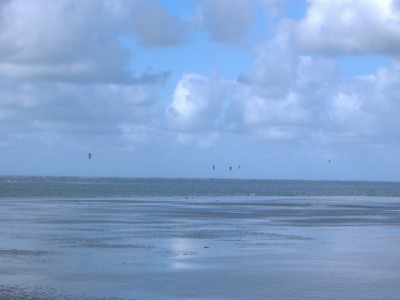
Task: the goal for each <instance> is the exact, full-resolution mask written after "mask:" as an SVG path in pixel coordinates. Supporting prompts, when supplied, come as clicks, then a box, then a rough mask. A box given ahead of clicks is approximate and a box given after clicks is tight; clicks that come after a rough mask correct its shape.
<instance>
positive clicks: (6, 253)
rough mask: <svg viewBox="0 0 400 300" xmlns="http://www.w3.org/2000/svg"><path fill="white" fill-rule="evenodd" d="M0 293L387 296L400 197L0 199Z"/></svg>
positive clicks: (394, 265)
mask: <svg viewBox="0 0 400 300" xmlns="http://www.w3.org/2000/svg"><path fill="white" fill-rule="evenodd" d="M0 207H1V219H0V224H1V226H0V298H1V299H378V298H379V299H398V295H399V294H400V286H399V285H398V283H399V282H400V271H399V270H400V252H399V251H398V249H399V248H400V199H399V198H379V197H371V198H367V197H237V198H232V197H229V198H223V197H221V198H215V197H205V198H188V199H186V198H184V197H183V198H164V199H163V198H159V197H154V198H135V199H54V198H52V199H25V200H23V199H11V198H10V199H1V202H0Z"/></svg>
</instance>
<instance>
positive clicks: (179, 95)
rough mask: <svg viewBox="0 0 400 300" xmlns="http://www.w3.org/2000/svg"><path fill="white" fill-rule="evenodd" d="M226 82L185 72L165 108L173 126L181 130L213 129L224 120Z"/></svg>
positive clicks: (170, 124)
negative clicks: (170, 101)
mask: <svg viewBox="0 0 400 300" xmlns="http://www.w3.org/2000/svg"><path fill="white" fill-rule="evenodd" d="M225 92H226V88H225V83H224V82H223V81H222V80H219V79H217V78H209V77H206V76H203V75H200V74H194V73H189V74H184V76H183V77H182V78H181V80H180V81H179V82H178V84H177V86H176V88H175V91H174V95H173V100H172V103H171V104H170V106H169V107H168V108H167V111H166V118H167V122H168V124H169V126H170V127H171V128H174V129H177V130H180V131H192V130H195V131H196V130H213V129H216V128H218V125H219V123H220V122H221V118H222V117H223V116H222V108H223V105H224V101H225V99H226V94H225Z"/></svg>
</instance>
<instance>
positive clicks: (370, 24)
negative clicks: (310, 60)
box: [296, 0, 400, 54]
mask: <svg viewBox="0 0 400 300" xmlns="http://www.w3.org/2000/svg"><path fill="white" fill-rule="evenodd" d="M308 2H309V6H308V10H307V15H306V17H305V19H303V20H301V21H299V23H298V24H297V29H296V39H297V41H298V43H299V45H300V46H301V47H302V48H303V49H304V50H306V51H311V52H319V53H327V54H358V53H400V6H399V1H398V0H337V1H330V0H309V1H308Z"/></svg>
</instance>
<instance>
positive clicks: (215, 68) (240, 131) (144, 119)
mask: <svg viewBox="0 0 400 300" xmlns="http://www.w3.org/2000/svg"><path fill="white" fill-rule="evenodd" d="M399 54H400V2H399V1H398V0H337V1H327V0H309V1H301V0H299V1H289V0H287V1H285V0H174V1H173V0H132V1H126V0H110V1H97V0H86V1H77V0H59V1H52V0H42V1H28V0H8V1H0V135H1V136H0V166H1V168H0V175H71V176H124V177H126V176H128V177H192V178H197V177H200V178H207V177H218V178H266V179H317V180H325V179H339V180H393V181H398V180H400V171H399V170H400V141H399V138H400V130H399V128H400V96H399V94H398V88H399V86H400V61H399ZM88 152H91V153H92V154H93V156H92V159H90V160H89V159H88V157H87V154H88ZM212 165H215V166H216V170H213V169H212ZM239 165H240V166H241V168H240V169H239V168H238V166H239ZM230 166H232V171H230V170H229V167H230Z"/></svg>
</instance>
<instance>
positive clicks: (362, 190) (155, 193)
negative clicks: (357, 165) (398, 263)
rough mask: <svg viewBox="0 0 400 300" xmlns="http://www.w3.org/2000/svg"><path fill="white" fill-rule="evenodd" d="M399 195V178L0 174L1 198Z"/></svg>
mask: <svg viewBox="0 0 400 300" xmlns="http://www.w3.org/2000/svg"><path fill="white" fill-rule="evenodd" d="M242 196H244V197H247V196H367V197H400V182H372V181H371V182H369V181H319V180H262V179H247V180H245V179H182V178H180V179H166V178H117V177H47V176H1V177H0V197H6V198H9V197H29V198H40V197H45V198H49V197H56V198H99V197H100V198H116V197H117V198H118V197H123V198H126V197H128V198H134V197H242Z"/></svg>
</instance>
